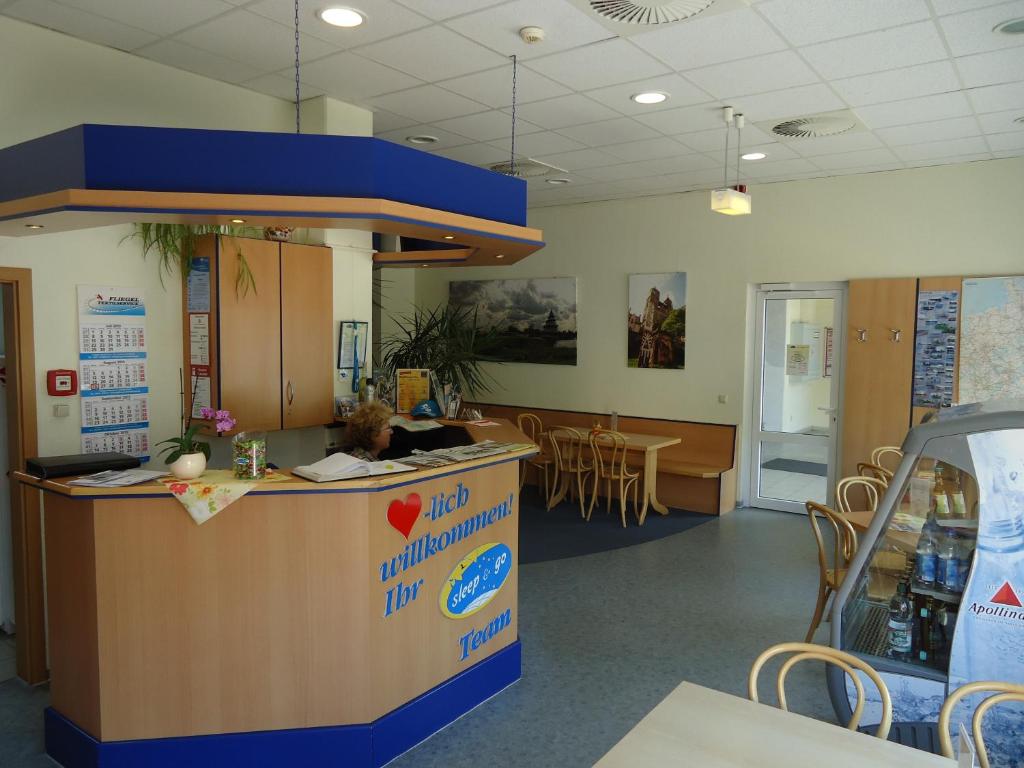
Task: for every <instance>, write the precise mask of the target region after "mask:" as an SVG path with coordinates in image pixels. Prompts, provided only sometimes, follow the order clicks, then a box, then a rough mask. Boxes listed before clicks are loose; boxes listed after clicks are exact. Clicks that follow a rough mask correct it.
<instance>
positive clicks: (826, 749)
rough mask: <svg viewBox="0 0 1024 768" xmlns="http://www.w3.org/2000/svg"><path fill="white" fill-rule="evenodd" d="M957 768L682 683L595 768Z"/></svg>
mask: <svg viewBox="0 0 1024 768" xmlns="http://www.w3.org/2000/svg"><path fill="white" fill-rule="evenodd" d="M810 765H827V766H828V767H829V768H868V767H869V766H870V767H871V768H889V767H890V766H891V768H954V766H955V765H956V763H955V762H954V761H953V760H951V759H949V758H945V757H941V756H939V755H933V754H930V753H928V752H923V751H921V750H918V749H913V748H911V747H905V746H903V745H901V744H897V743H895V742H891V741H885V740H884V739H879V738H877V737H875V736H872V735H868V734H864V733H858V732H857V731H851V730H848V729H846V728H843V727H841V726H838V725H834V724H832V723H826V722H823V721H821V720H815V719H813V718H810V717H805V716H804V715H800V714H797V713H795V712H786V711H784V710H782V709H778V708H776V707H773V706H770V705H768V704H755V703H754V702H752V701H750V700H748V699H744V698H740V697H739V696H733V695H731V694H728V693H722V692H721V691H715V690H712V689H710V688H705V687H703V686H700V685H695V684H694V683H690V682H683V683H680V684H679V686H678V687H676V689H675V690H673V691H672V692H671V693H670V694H669V695H668V696H666V697H665V698H664V699H663V700H662V701H661V703H660V704H658V705H657V706H656V707H655V708H654V709H653V710H651V711H650V712H649V713H648V714H647V715H646V716H645V717H644V718H643V719H642V720H641V721H640V722H639V723H637V724H636V726H635V727H634V728H633V729H632V730H631V731H630V732H629V733H627V734H626V735H625V736H624V737H623V738H622V740H621V741H619V743H618V744H616V745H615V746H614V747H612V748H611V750H609V751H608V753H607V754H605V756H604V757H602V758H601V759H600V760H598V761H597V763H595V768H655V767H657V768H666V766H700V768H740V766H742V767H743V768H747V767H748V766H757V768H792V766H810Z"/></svg>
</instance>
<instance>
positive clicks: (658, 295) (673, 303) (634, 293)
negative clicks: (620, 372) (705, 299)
mask: <svg viewBox="0 0 1024 768" xmlns="http://www.w3.org/2000/svg"><path fill="white" fill-rule="evenodd" d="M626 336H627V343H626V348H627V351H626V364H627V365H628V366H629V367H630V368H684V367H685V365H686V273H685V272H662V273H658V274H653V275H630V276H629V307H628V312H627V318H626Z"/></svg>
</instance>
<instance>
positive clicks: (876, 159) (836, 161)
mask: <svg viewBox="0 0 1024 768" xmlns="http://www.w3.org/2000/svg"><path fill="white" fill-rule="evenodd" d="M813 162H814V164H815V165H816V166H818V167H819V168H824V169H825V170H832V169H835V168H858V167H865V166H873V165H885V164H887V163H898V162H899V160H898V159H897V158H896V155H894V154H893V153H892V152H891V151H890V150H888V149H885V148H884V147H881V148H879V149H864V150H861V151H860V152H843V153H841V154H838V155H819V156H818V157H815V158H814V159H813Z"/></svg>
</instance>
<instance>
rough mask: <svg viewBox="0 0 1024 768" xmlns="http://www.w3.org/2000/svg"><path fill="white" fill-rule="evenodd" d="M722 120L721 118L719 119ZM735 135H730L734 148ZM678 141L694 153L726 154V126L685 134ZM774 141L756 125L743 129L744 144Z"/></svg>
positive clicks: (677, 137) (730, 141)
mask: <svg viewBox="0 0 1024 768" xmlns="http://www.w3.org/2000/svg"><path fill="white" fill-rule="evenodd" d="M719 120H721V118H719ZM734 135H735V134H732V135H730V139H729V144H730V146H733V145H734V144H735V139H734V138H732V136H734ZM675 139H676V141H680V142H682V143H683V144H685V145H686V146H688V147H689V148H690V149H692V150H693V151H694V152H724V151H725V126H724V125H722V124H720V125H719V127H718V128H712V129H711V130H708V131H697V132H695V133H684V134H683V135H682V136H676V137H675ZM770 141H772V137H771V136H769V135H768V134H767V133H765V132H764V131H762V130H761V129H760V128H758V127H757V126H756V125H751V124H750V123H747V126H746V127H745V128H744V129H743V143H744V144H749V143H751V142H753V143H755V144H758V143H768V142H770Z"/></svg>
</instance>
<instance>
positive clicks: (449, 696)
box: [45, 640, 522, 768]
mask: <svg viewBox="0 0 1024 768" xmlns="http://www.w3.org/2000/svg"><path fill="white" fill-rule="evenodd" d="M520 677H522V646H521V645H520V643H519V641H518V640H516V641H515V642H514V643H513V644H512V645H510V646H508V647H507V648H504V649H502V650H500V651H498V652H497V653H496V654H494V655H493V656H490V657H488V658H487V659H484V660H483V661H481V662H479V663H478V664H475V665H474V666H472V667H470V668H469V669H467V670H466V671H465V672H462V673H460V674H458V675H456V676H455V677H453V678H451V679H450V680H446V681H445V682H443V683H441V684H440V685H439V686H437V687H436V688H433V689H431V690H429V691H427V692H426V693H424V694H423V695H422V696H419V697H417V698H415V699H413V700H412V701H410V702H409V703H408V704H405V705H404V706H402V707H399V708H398V709H396V710H394V711H393V712H389V713H388V714H386V715H384V716H383V717H381V718H380V719H378V720H375V721H374V722H372V723H368V724H365V725H342V726H328V727H324V728H299V729H293V730H287V731H259V732H255V733H225V734H216V735H211V736H183V737H178V738H170V739H144V740H138V741H97V740H96V739H94V738H93V737H92V736H90V735H89V734H88V733H86V732H85V731H83V730H82V729H80V728H79V727H78V726H76V725H75V724H74V723H72V722H71V721H70V720H68V719H67V718H65V717H63V716H62V715H61V714H60V713H58V712H57V711H56V710H54V709H52V708H48V709H47V710H46V713H45V729H46V753H47V754H48V755H49V756H50V757H52V758H53V759H54V760H56V761H57V762H58V763H60V764H61V765H62V766H65V768H136V767H137V766H145V767H146V768H172V767H173V768H179V767H180V766H183V765H187V766H189V767H190V768H204V767H205V766H218V768H220V767H222V766H226V765H244V766H246V767H247V768H271V766H273V768H279V766H282V765H303V766H322V765H331V766H337V767H338V768H342V767H344V768H350V767H351V768H380V766H383V765H385V764H386V763H388V762H390V761H391V760H394V759H395V758H396V757H398V756H399V755H401V754H402V753H403V752H406V751H407V750H409V749H411V748H412V747H414V746H416V745H417V744H419V743H420V742H421V741H423V740H424V739H426V738H428V737H430V736H431V735H433V734H435V733H437V732H438V731H439V730H441V729H442V728H444V727H445V726H446V725H448V724H450V723H452V722H454V721H455V720H457V719H458V718H460V717H461V716H462V715H464V714H466V713H467V712H469V711H470V710H471V709H473V708H474V707H476V706H477V705H478V704H480V703H482V702H484V701H486V700H487V699H489V698H490V697H491V696H494V695H495V694H496V693H498V692H499V691H501V690H502V689H504V688H506V687H508V686H509V685H511V684H512V683H514V682H515V681H516V680H518V679H519V678H520ZM267 695H268V696H272V695H273V692H272V691H267Z"/></svg>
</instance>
